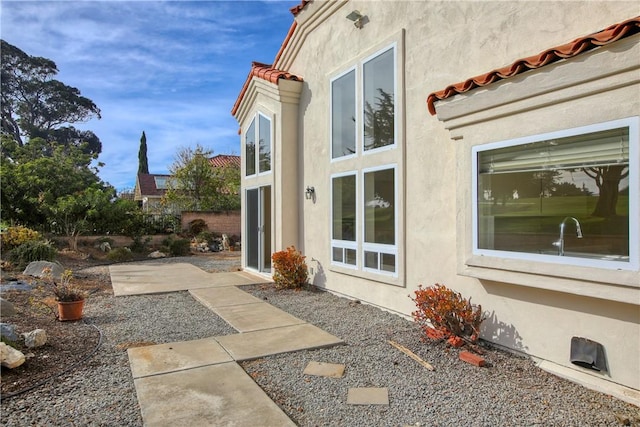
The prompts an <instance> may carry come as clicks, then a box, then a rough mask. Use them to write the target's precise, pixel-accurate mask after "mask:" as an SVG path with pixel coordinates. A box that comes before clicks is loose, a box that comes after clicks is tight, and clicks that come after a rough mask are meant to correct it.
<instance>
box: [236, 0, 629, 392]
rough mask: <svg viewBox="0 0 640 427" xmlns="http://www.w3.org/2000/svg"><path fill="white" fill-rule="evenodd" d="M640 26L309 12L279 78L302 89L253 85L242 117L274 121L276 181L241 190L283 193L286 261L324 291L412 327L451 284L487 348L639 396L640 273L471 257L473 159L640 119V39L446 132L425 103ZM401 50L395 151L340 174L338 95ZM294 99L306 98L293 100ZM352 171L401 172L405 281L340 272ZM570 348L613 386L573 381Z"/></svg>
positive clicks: (560, 9)
mask: <svg viewBox="0 0 640 427" xmlns="http://www.w3.org/2000/svg"><path fill="white" fill-rule="evenodd" d="M353 10H359V11H360V12H361V13H362V14H363V15H364V16H365V17H366V20H365V23H364V26H363V27H362V28H361V29H358V28H356V27H355V26H354V25H353V23H352V22H351V21H349V20H347V19H346V18H345V17H346V15H347V14H348V13H350V12H351V11H353ZM542 11H544V12H542ZM638 12H639V8H638V4H637V2H584V3H577V2H540V3H537V2H475V1H473V2H448V1H445V2H404V1H394V2H380V1H349V2H321V1H315V2H312V3H309V4H308V5H307V6H306V7H305V8H304V9H303V10H302V11H301V12H300V13H299V14H298V16H297V17H296V21H297V28H296V29H295V32H294V33H293V35H292V37H291V39H290V40H289V41H288V44H287V47H286V48H285V49H284V51H283V52H282V54H281V55H280V56H279V58H278V60H277V62H276V63H274V64H273V67H274V68H277V69H280V70H286V71H287V72H289V73H293V74H295V75H297V76H301V77H302V78H304V82H303V83H300V82H290V81H286V80H280V81H279V83H278V84H273V83H270V82H264V81H261V80H260V79H258V78H256V77H254V78H253V81H252V83H251V86H250V89H249V91H248V92H247V94H245V95H244V97H243V99H242V103H241V107H240V109H239V110H238V113H237V114H236V118H237V119H238V121H239V123H240V126H241V129H242V130H243V131H244V130H246V128H247V127H248V126H249V123H250V121H251V118H252V117H253V116H254V115H255V114H256V112H258V111H259V112H261V113H263V114H272V115H273V123H274V148H273V153H274V164H273V165H274V171H273V173H272V174H270V175H268V176H263V177H257V178H250V179H244V180H243V197H244V193H245V192H244V190H245V189H246V188H251V187H254V186H256V185H258V184H260V185H266V183H268V185H272V186H273V188H274V191H273V193H272V229H273V237H272V250H273V251H277V250H281V249H284V248H285V247H286V246H288V245H290V244H295V245H296V246H297V247H298V248H300V249H301V250H302V252H303V253H304V254H305V255H306V256H307V260H308V261H309V262H308V264H309V267H310V268H311V271H312V272H313V274H312V280H313V283H314V284H315V285H317V286H319V287H322V288H325V289H327V290H329V291H332V292H335V293H337V294H341V295H344V296H347V297H349V298H355V299H359V300H361V301H363V302H366V303H368V304H372V305H376V306H379V307H382V308H384V309H386V310H390V311H393V312H397V313H399V314H402V315H407V316H408V315H410V313H411V312H412V311H413V309H414V304H413V302H412V301H411V299H410V298H409V295H410V294H413V292H414V291H415V290H416V289H417V286H418V285H419V284H424V285H432V284H434V283H442V284H446V285H447V286H449V287H452V288H454V289H456V290H458V291H460V292H462V293H463V294H464V295H465V296H469V297H471V298H472V301H473V302H475V303H479V304H482V307H483V308H484V309H485V310H486V311H488V314H489V317H488V319H487V320H486V321H485V322H484V324H483V329H482V337H483V338H485V339H487V340H489V341H492V342H495V343H497V344H500V345H503V346H505V347H508V348H511V349H514V350H518V351H522V352H525V353H527V354H530V355H532V356H534V357H536V358H539V359H543V360H547V361H550V362H553V363H555V364H558V365H562V366H565V367H569V368H572V369H575V370H580V371H583V372H585V373H587V374H590V375H592V376H594V377H597V378H601V379H604V380H607V381H611V382H613V383H617V384H620V385H623V386H626V387H628V388H630V389H634V390H636V391H637V390H640V273H639V272H638V271H623V272H620V271H615V270H603V269H590V268H585V267H566V266H562V265H554V266H551V267H550V266H548V265H540V263H530V262H529V263H527V262H519V264H518V262H514V261H512V260H500V259H495V260H486V259H481V258H479V257H474V256H473V254H472V253H471V246H470V242H469V239H470V233H471V231H470V222H471V208H470V204H471V198H470V192H471V167H470V162H471V154H470V152H471V151H470V150H471V147H472V146H474V145H479V144H485V143H489V142H494V141H499V140H506V139H509V138H517V137H521V136H527V135H533V134H540V133H545V132H552V131H557V130H562V129H566V128H573V127H579V126H585V125H589V124H593V123H599V122H604V121H608V120H614V119H619V118H626V117H632V116H639V115H640V104H639V100H640V59H639V58H640V54H639V51H638V49H639V36H638V35H635V36H632V37H629V38H627V39H624V40H622V41H620V42H617V43H616V44H614V45H612V46H610V47H606V48H603V49H601V50H595V51H593V52H591V53H586V54H584V55H580V56H578V57H576V58H574V59H572V60H569V61H566V62H560V63H557V64H555V65H550V66H547V67H543V68H541V69H540V70H537V71H531V72H527V73H524V74H522V75H519V76H517V77H515V78H512V79H508V80H505V81H503V82H499V83H496V84H494V85H491V86H489V87H487V88H486V89H476V90H475V91H471V92H470V93H468V94H465V95H458V96H456V97H453V98H450V99H448V100H445V101H441V102H439V103H437V104H436V107H437V113H438V114H437V116H431V115H430V114H429V112H428V111H427V108H426V103H425V101H426V98H427V95H428V94H429V93H430V92H433V91H437V90H440V89H442V88H444V87H446V86H448V85H450V84H452V83H455V82H459V81H463V80H465V79H467V78H469V77H472V76H475V75H478V74H482V73H485V72H487V71H490V70H492V69H495V68H498V67H502V66H505V65H507V64H509V63H512V62H513V61H514V60H516V59H518V58H521V57H526V56H530V55H533V54H537V53H539V52H541V51H543V50H545V49H548V48H550V47H552V46H557V45H559V44H563V43H566V42H568V41H570V40H573V39H575V38H577V37H580V36H584V35H586V34H590V33H593V32H595V31H599V30H601V29H603V28H605V27H608V26H609V25H611V24H614V23H617V22H621V21H624V20H626V19H629V18H631V17H634V16H637V15H638ZM392 44H395V46H396V54H397V58H396V60H397V62H396V68H395V69H396V76H397V92H396V104H397V105H396V106H397V108H398V110H397V117H398V119H399V123H397V126H398V129H397V134H396V135H397V140H398V143H397V146H396V147H395V148H394V149H391V150H387V151H382V152H380V153H377V154H373V155H370V156H360V157H361V158H358V159H354V160H346V161H345V162H347V163H341V164H339V165H336V162H332V161H331V153H330V151H331V147H330V81H331V79H332V78H333V77H335V76H336V75H339V74H340V73H343V72H344V71H346V70H348V69H349V68H350V67H352V66H354V65H356V64H357V63H359V61H362V60H363V58H366V57H368V56H369V55H371V54H372V53H374V52H376V51H379V50H380V49H382V48H385V47H387V46H390V45H392ZM284 91H289V92H291V93H296V96H288V97H286V101H283V100H280V98H282V96H281V93H282V92H284ZM297 93H299V98H298V95H297ZM282 99H284V98H282ZM635 143H636V144H637V143H638V142H637V141H636V142H635ZM348 162H354V164H353V168H356V169H360V170H361V169H363V168H367V167H369V166H373V165H379V164H393V165H395V167H396V174H397V175H396V184H397V193H396V197H397V198H396V205H397V208H398V211H397V212H398V214H397V215H398V218H397V229H398V240H397V247H398V255H397V256H398V269H397V274H396V275H395V276H388V275H387V276H385V275H378V274H373V273H367V272H363V271H354V270H349V269H346V268H343V267H337V266H332V264H331V244H330V243H331V223H330V217H331V197H330V194H331V179H330V177H331V176H332V174H335V173H337V172H339V171H342V170H344V169H349V167H350V166H349V164H348ZM243 168H244V166H243ZM243 172H244V169H243ZM243 176H244V173H243ZM635 176H636V177H637V176H638V174H636V175H635ZM306 186H313V187H314V188H315V199H314V200H305V198H304V188H305V187H306ZM243 205H244V199H243ZM632 220H634V218H632ZM635 220H636V221H638V222H640V218H635ZM244 221H245V217H244V214H243V223H244ZM243 239H244V233H243ZM243 247H244V246H243ZM572 336H580V337H587V338H589V339H592V340H594V341H597V342H600V343H601V344H602V345H603V346H604V348H605V350H606V355H607V362H608V366H609V371H608V372H607V373H604V374H599V373H594V372H592V371H587V370H584V369H582V368H578V367H576V366H574V365H572V364H571V363H570V362H569V346H570V340H571V337H572ZM636 397H638V396H636Z"/></svg>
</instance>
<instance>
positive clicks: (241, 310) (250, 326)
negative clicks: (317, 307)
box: [212, 302, 306, 332]
mask: <svg viewBox="0 0 640 427" xmlns="http://www.w3.org/2000/svg"><path fill="white" fill-rule="evenodd" d="M212 310H213V311H214V312H215V313H216V314H217V315H218V316H220V317H221V318H222V319H223V320H224V321H225V322H227V323H228V324H229V325H231V326H232V327H233V328H235V329H236V330H237V331H238V332H251V331H260V330H263V329H272V328H280V327H283V326H291V325H300V324H302V323H306V322H305V321H304V320H300V319H298V318H297V317H294V316H292V315H290V314H289V313H287V312H286V311H283V310H280V309H279V308H277V307H274V306H272V305H271V304H267V303H266V302H257V303H253V304H242V305H227V306H224V307H214V308H213V309H212Z"/></svg>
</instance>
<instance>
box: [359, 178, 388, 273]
mask: <svg viewBox="0 0 640 427" xmlns="http://www.w3.org/2000/svg"><path fill="white" fill-rule="evenodd" d="M395 204H396V190H395V169H394V168H391V169H382V170H375V171H371V172H365V173H364V244H363V248H364V267H365V268H367V269H372V270H379V271H385V272H391V273H393V272H395V271H396V266H395V264H396V247H395V244H396V216H395Z"/></svg>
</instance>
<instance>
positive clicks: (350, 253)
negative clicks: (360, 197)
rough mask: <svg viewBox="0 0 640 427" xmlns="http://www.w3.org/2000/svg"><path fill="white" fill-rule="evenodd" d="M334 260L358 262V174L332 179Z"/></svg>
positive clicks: (338, 261)
mask: <svg viewBox="0 0 640 427" xmlns="http://www.w3.org/2000/svg"><path fill="white" fill-rule="evenodd" d="M331 186H332V188H331V194H332V221H333V230H332V243H331V246H332V261H333V262H335V263H340V264H347V265H352V266H355V265H356V264H357V256H356V252H357V246H356V233H357V220H356V202H357V200H356V175H355V174H353V175H345V176H339V177H335V178H333V179H332V185H331Z"/></svg>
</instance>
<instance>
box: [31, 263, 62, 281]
mask: <svg viewBox="0 0 640 427" xmlns="http://www.w3.org/2000/svg"><path fill="white" fill-rule="evenodd" d="M45 268H50V269H51V277H53V278H55V279H59V278H60V277H62V274H63V273H64V267H62V265H60V264H59V263H57V262H49V261H33V262H31V263H29V265H27V268H25V269H24V272H23V273H22V274H25V275H27V276H33V277H44V274H42V270H44V269H45Z"/></svg>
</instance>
